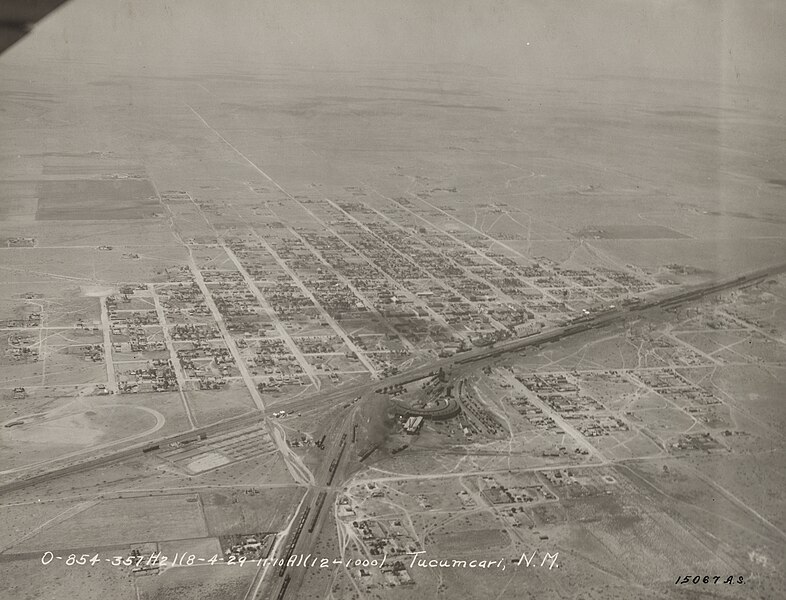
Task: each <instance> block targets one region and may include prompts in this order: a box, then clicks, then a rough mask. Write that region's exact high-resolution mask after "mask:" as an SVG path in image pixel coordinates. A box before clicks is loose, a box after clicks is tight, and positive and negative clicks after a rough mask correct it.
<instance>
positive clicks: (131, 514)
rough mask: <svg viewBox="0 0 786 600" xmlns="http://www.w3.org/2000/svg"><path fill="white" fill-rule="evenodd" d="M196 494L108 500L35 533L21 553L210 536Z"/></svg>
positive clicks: (20, 547) (20, 546)
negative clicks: (196, 500)
mask: <svg viewBox="0 0 786 600" xmlns="http://www.w3.org/2000/svg"><path fill="white" fill-rule="evenodd" d="M194 498H196V496H194V495H188V494H178V495H172V496H156V497H151V498H120V499H113V500H105V501H103V502H101V503H100V504H97V505H96V506H93V507H90V508H88V509H86V510H84V511H83V512H81V513H79V514H77V515H75V516H74V517H72V518H70V519H68V520H67V521H64V522H63V523H59V524H57V525H54V526H52V527H50V528H47V529H44V530H43V531H42V532H41V533H40V534H38V535H36V536H33V537H32V538H30V539H29V540H27V541H25V542H23V543H22V544H20V545H19V546H17V547H16V548H15V551H18V552H31V551H35V550H49V549H55V548H62V547H68V548H90V547H97V546H108V545H115V544H117V545H121V544H133V543H138V542H151V541H163V540H179V539H186V538H201V537H206V536H207V527H206V526H205V522H204V519H203V517H202V511H201V510H200V507H199V503H198V502H194V501H191V502H189V499H194Z"/></svg>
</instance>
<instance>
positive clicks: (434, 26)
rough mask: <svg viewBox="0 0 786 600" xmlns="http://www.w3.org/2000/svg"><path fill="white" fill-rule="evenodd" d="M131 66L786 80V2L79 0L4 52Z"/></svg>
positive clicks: (11, 59) (155, 70)
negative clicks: (393, 66) (415, 68)
mask: <svg viewBox="0 0 786 600" xmlns="http://www.w3.org/2000/svg"><path fill="white" fill-rule="evenodd" d="M40 57H57V58H65V59H68V60H72V61H75V62H77V63H93V62H97V63H99V65H97V67H96V68H97V69H99V68H100V65H101V64H105V63H112V64H114V65H116V66H117V69H119V70H120V71H123V70H128V71H129V72H134V71H136V70H137V69H142V67H144V70H145V72H147V73H152V74H159V75H177V74H185V73H194V72H196V73H198V72H199V71H200V69H207V68H209V67H212V66H213V65H215V64H216V63H223V64H226V63H230V64H234V65H237V66H238V67H240V68H241V69H245V68H247V69H249V70H254V69H258V68H260V67H264V65H266V64H270V63H291V64H297V65H302V66H306V67H311V66H315V67H325V66H333V67H338V68H340V67H342V66H345V65H352V64H354V63H357V62H378V61H384V62H393V63H398V62H404V63H411V62H417V63H425V64H435V63H443V62H452V63H468V64H473V65H479V66H484V67H488V68H491V69H492V70H494V71H495V72H498V73H500V74H504V75H506V76H513V77H516V78H521V79H522V80H526V79H528V78H542V77H548V76H551V75H553V76H555V77H561V76H589V77H593V76H596V75H634V76H638V75H644V76H650V77H677V78H693V79H702V80H709V81H717V82H724V83H727V84H729V85H734V84H737V83H739V84H741V85H754V86H759V85H766V86H768V87H773V88H779V87H783V86H784V82H785V81H786V3H785V2H783V1H782V0H769V1H757V0H739V1H734V2H731V1H722V0H696V1H690V0H588V1H581V2H578V1H573V0H571V1H568V0H565V1H560V0H532V1H530V0H500V1H497V0H485V1H484V0H277V1H271V0H232V1H230V2H218V1H216V0H71V1H70V2H69V3H68V4H67V5H66V6H65V7H63V8H62V9H60V10H59V11H57V12H56V13H54V14H53V15H51V16H50V17H49V18H47V19H46V20H45V21H43V22H42V23H40V24H39V25H38V26H37V27H36V29H35V31H34V33H33V35H31V36H29V37H28V38H27V39H25V40H23V41H22V42H20V43H19V44H18V45H17V46H16V47H14V48H12V49H11V50H10V51H8V52H7V53H6V54H5V55H4V56H2V57H0V63H1V62H6V63H9V64H13V63H20V62H26V61H30V60H37V59H38V58H40Z"/></svg>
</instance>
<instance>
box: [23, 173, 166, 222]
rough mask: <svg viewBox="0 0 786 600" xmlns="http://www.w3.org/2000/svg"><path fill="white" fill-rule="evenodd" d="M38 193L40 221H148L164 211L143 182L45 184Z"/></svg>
mask: <svg viewBox="0 0 786 600" xmlns="http://www.w3.org/2000/svg"><path fill="white" fill-rule="evenodd" d="M38 193H39V199H38V212H37V213H36V220H38V221H73V220H76V221H102V220H115V219H146V218H150V217H152V216H153V215H154V214H155V213H156V211H160V210H162V208H161V205H160V203H159V201H158V198H157V197H156V195H155V191H154V190H153V187H152V186H151V185H150V183H149V182H148V181H144V180H140V179H119V180H109V181H105V180H93V179H85V180H62V181H42V182H40V183H39V185H38Z"/></svg>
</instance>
